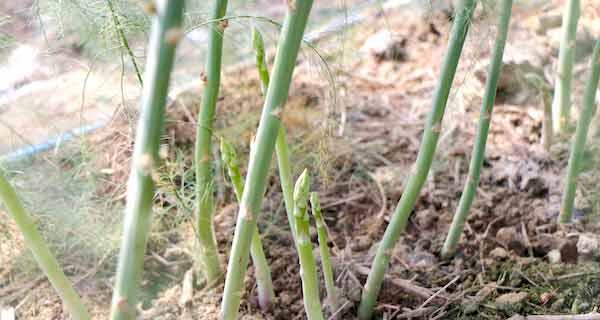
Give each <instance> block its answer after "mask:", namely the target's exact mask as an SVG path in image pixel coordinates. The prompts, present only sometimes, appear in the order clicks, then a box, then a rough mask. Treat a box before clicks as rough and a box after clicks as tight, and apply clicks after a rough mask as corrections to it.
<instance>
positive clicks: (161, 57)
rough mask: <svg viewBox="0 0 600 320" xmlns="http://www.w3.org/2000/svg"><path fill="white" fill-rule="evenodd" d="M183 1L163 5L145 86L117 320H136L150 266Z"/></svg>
mask: <svg viewBox="0 0 600 320" xmlns="http://www.w3.org/2000/svg"><path fill="white" fill-rule="evenodd" d="M183 9H184V1H183V0H177V1H173V0H161V1H157V13H156V16H155V17H154V21H153V23H152V30H151V35H150V44H149V46H148V59H147V61H146V73H145V77H146V79H145V85H144V88H143V92H142V102H141V111H140V118H139V121H138V126H137V132H136V138H135V146H134V152H133V158H132V160H131V161H132V166H131V173H130V176H129V182H128V186H127V206H126V208H125V221H124V234H123V238H122V240H121V251H120V253H119V264H118V267H117V275H116V284H115V288H114V292H113V298H112V306H111V316H110V319H112V320H121V319H134V318H135V314H136V307H137V293H138V283H139V281H140V277H141V271H142V268H143V264H144V255H145V251H146V242H147V239H148V233H149V229H150V221H151V214H152V203H153V198H154V181H153V179H154V176H155V174H156V171H155V170H156V169H155V168H156V166H157V164H158V160H159V157H158V149H159V146H160V140H161V134H162V131H163V122H164V111H165V103H166V99H167V92H168V88H169V80H170V79H169V78H170V74H171V69H172V67H173V60H174V56H175V47H176V46H177V42H178V40H179V38H180V37H181V35H182V34H183V33H182V29H181V21H182V16H183Z"/></svg>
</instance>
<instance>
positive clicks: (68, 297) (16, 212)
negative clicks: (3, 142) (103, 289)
mask: <svg viewBox="0 0 600 320" xmlns="http://www.w3.org/2000/svg"><path fill="white" fill-rule="evenodd" d="M0 202H2V203H4V206H5V207H6V209H7V210H8V215H9V216H10V217H11V218H12V219H13V220H14V221H15V223H16V225H17V227H18V228H19V231H20V232H21V234H22V235H23V238H24V239H25V245H26V246H27V248H28V249H29V250H31V252H32V253H33V257H34V258H35V261H37V263H38V265H39V266H40V268H41V269H42V271H44V273H45V274H46V277H48V280H50V283H51V284H52V286H53V287H54V289H55V290H56V292H58V294H59V295H60V297H61V299H62V301H63V303H64V304H65V307H66V309H67V310H68V311H69V313H71V316H72V317H73V319H77V320H87V319H91V317H90V315H89V313H88V311H87V309H86V308H85V306H84V305H83V303H82V302H81V298H80V297H79V295H78V294H77V292H75V289H73V286H72V285H71V282H69V279H67V277H66V276H65V274H64V273H63V271H62V270H61V268H60V266H59V265H58V261H56V258H54V256H53V255H52V253H51V252H50V249H48V246H46V241H44V239H43V238H42V236H41V235H40V233H39V231H38V230H37V228H36V226H35V224H34V223H33V220H32V219H31V217H30V216H29V214H28V213H27V211H26V210H25V208H24V207H23V204H22V203H21V201H20V200H19V196H18V195H17V193H16V192H15V190H14V189H13V188H12V186H11V185H10V183H9V182H8V181H7V180H6V178H5V177H4V175H3V172H2V171H1V170H0Z"/></svg>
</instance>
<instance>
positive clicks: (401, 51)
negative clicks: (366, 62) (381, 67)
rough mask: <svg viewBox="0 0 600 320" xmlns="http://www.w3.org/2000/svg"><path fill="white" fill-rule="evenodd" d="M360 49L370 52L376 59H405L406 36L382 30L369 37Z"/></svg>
mask: <svg viewBox="0 0 600 320" xmlns="http://www.w3.org/2000/svg"><path fill="white" fill-rule="evenodd" d="M360 51H362V52H366V53H369V54H371V55H372V56H373V57H375V59H376V60H377V61H383V60H394V61H404V60H406V55H407V54H406V38H403V37H398V36H395V35H393V34H392V33H391V32H390V31H389V30H382V31H379V32H377V33H376V34H374V35H372V36H371V37H369V38H368V39H367V40H366V41H365V43H364V44H363V46H362V47H361V48H360Z"/></svg>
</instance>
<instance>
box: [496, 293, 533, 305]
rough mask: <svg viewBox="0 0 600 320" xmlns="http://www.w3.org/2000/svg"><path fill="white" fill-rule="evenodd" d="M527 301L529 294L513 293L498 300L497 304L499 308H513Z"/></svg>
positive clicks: (506, 294)
mask: <svg viewBox="0 0 600 320" xmlns="http://www.w3.org/2000/svg"><path fill="white" fill-rule="evenodd" d="M525 299H527V292H511V293H505V294H503V295H501V296H499V297H498V298H496V300H495V303H496V305H498V306H513V305H516V304H521V303H523V301H525Z"/></svg>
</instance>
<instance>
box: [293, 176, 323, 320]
mask: <svg viewBox="0 0 600 320" xmlns="http://www.w3.org/2000/svg"><path fill="white" fill-rule="evenodd" d="M309 190H310V177H309V176H308V171H307V170H306V169H305V170H304V172H302V174H301V175H300V177H299V178H298V180H297V181H296V186H295V188H294V219H295V220H294V222H295V226H296V250H298V257H299V260H300V276H301V277H302V294H303V300H304V310H305V311H306V316H307V318H308V320H322V319H323V312H322V311H321V300H320V298H319V279H318V277H317V264H316V262H315V257H314V256H313V247H312V243H311V242H310V233H309V226H310V222H309V217H308V213H307V212H306V211H307V210H306V206H307V202H308V192H309Z"/></svg>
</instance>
